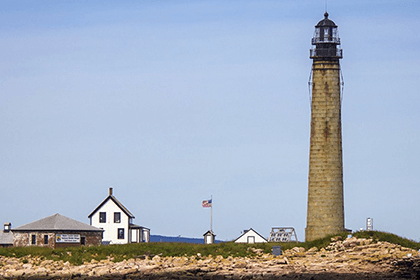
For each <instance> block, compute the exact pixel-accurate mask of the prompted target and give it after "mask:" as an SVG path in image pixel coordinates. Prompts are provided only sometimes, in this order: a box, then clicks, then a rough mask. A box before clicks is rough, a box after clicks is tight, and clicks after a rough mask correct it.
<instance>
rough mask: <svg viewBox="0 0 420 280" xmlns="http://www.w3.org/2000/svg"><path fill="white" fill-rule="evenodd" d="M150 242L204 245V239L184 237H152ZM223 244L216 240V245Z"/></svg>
mask: <svg viewBox="0 0 420 280" xmlns="http://www.w3.org/2000/svg"><path fill="white" fill-rule="evenodd" d="M150 242H179V243H196V244H204V237H203V238H191V237H182V236H163V235H150ZM220 242H223V241H221V240H216V241H215V243H220Z"/></svg>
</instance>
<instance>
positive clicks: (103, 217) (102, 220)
mask: <svg viewBox="0 0 420 280" xmlns="http://www.w3.org/2000/svg"><path fill="white" fill-rule="evenodd" d="M99 222H100V223H106V212H99Z"/></svg>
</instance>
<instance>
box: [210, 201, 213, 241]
mask: <svg viewBox="0 0 420 280" xmlns="http://www.w3.org/2000/svg"><path fill="white" fill-rule="evenodd" d="M210 199H211V206H210V231H211V232H212V233H213V195H211V197H210Z"/></svg>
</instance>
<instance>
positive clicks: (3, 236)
mask: <svg viewBox="0 0 420 280" xmlns="http://www.w3.org/2000/svg"><path fill="white" fill-rule="evenodd" d="M0 245H13V233H12V232H11V231H9V232H4V231H0Z"/></svg>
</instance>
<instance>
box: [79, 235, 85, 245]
mask: <svg viewBox="0 0 420 280" xmlns="http://www.w3.org/2000/svg"><path fill="white" fill-rule="evenodd" d="M80 244H81V245H86V237H85V236H81V237H80Z"/></svg>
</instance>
